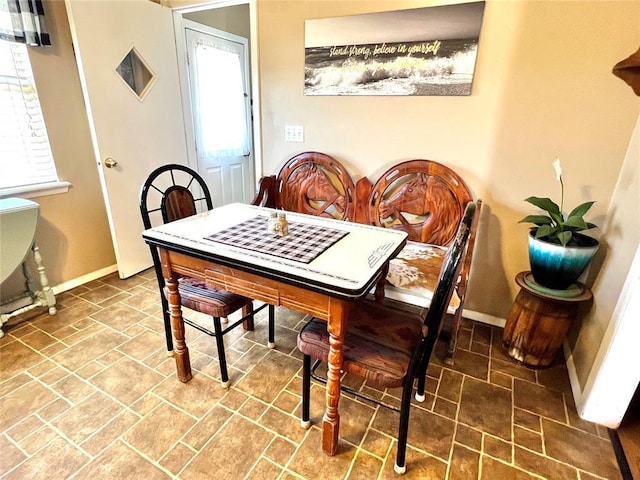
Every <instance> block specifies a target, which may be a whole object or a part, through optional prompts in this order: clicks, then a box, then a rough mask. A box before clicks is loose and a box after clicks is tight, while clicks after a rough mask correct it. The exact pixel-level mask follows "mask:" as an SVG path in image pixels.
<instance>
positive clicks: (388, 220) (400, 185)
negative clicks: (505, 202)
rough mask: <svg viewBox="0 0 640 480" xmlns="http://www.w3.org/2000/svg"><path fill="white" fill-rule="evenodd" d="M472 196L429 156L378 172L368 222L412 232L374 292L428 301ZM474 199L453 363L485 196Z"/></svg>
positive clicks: (455, 302)
mask: <svg viewBox="0 0 640 480" xmlns="http://www.w3.org/2000/svg"><path fill="white" fill-rule="evenodd" d="M358 188H359V189H360V187H359V186H358ZM471 201H473V195H472V193H471V190H470V189H469V187H468V186H467V184H466V183H465V182H464V180H463V179H462V178H461V177H460V176H459V175H458V174H457V173H456V172H454V171H453V170H452V169H450V168H448V167H446V166H445V165H442V164H440V163H438V162H434V161H431V160H410V161H406V162H402V163H399V164H397V165H394V166H393V167H391V168H390V169H389V170H387V171H386V172H385V173H383V174H382V175H381V176H380V178H379V179H378V181H377V182H376V183H375V185H373V187H371V190H370V194H369V199H368V201H367V206H366V210H367V219H368V223H370V224H371V225H377V226H380V227H387V228H396V229H400V230H404V231H406V232H407V233H408V234H409V242H408V243H407V246H406V247H405V248H404V249H403V250H402V251H401V252H400V253H399V254H398V256H397V257H396V258H395V259H394V260H392V262H391V263H390V265H389V273H388V275H387V277H386V285H385V286H384V290H382V289H378V291H377V292H376V296H377V297H378V298H383V297H388V298H392V299H395V300H399V301H403V302H407V303H411V304H415V305H418V306H421V307H428V306H429V303H430V301H431V297H432V295H433V291H434V288H435V286H436V280H437V278H438V277H437V275H438V272H439V270H440V266H441V265H442V262H443V260H444V257H445V254H446V251H447V247H449V245H451V243H452V242H453V240H454V235H455V232H456V228H457V226H458V224H459V222H460V219H461V218H462V215H463V212H464V209H465V206H466V205H467V203H468V202H471ZM476 205H477V207H476V208H477V210H478V213H476V215H475V217H474V218H475V220H474V224H473V225H472V226H471V234H470V239H469V244H468V247H467V251H466V252H465V255H464V260H463V268H462V272H461V275H460V279H459V280H458V282H457V285H456V295H454V296H453V298H452V299H451V304H450V305H449V313H450V314H451V315H452V319H451V330H450V336H449V345H448V347H447V352H446V354H445V358H444V361H445V363H447V364H449V365H452V364H453V355H454V352H455V348H456V344H457V338H458V332H459V329H460V323H461V321H462V311H463V306H464V299H465V296H466V290H467V282H468V279H469V271H470V267H471V259H472V254H473V249H474V245H475V236H476V230H477V225H478V219H479V217H480V215H479V211H480V208H481V205H482V202H481V200H478V201H477V202H476ZM434 245H437V246H441V247H442V248H434V247H433V246H434Z"/></svg>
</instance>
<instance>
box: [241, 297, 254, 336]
mask: <svg viewBox="0 0 640 480" xmlns="http://www.w3.org/2000/svg"><path fill="white" fill-rule="evenodd" d="M249 314H250V315H249ZM247 315H249V316H248V317H247ZM242 316H243V317H247V319H246V320H245V321H244V322H242V328H244V329H245V330H248V331H250V332H253V329H254V323H253V302H251V303H249V305H245V306H244V307H242Z"/></svg>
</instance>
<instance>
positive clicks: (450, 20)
mask: <svg viewBox="0 0 640 480" xmlns="http://www.w3.org/2000/svg"><path fill="white" fill-rule="evenodd" d="M483 12H484V2H472V3H461V4H455V5H444V6H438V7H424V8H412V9H407V10H395V11H391V12H379V13H367V14H362V15H350V16H345V17H335V18H321V19H312V20H307V21H306V22H305V83H304V93H305V95H470V94H471V86H472V83H473V75H474V72H475V65H476V58H477V55H478V40H479V38H480V27H481V25H482V14H483Z"/></svg>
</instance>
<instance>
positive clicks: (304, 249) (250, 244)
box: [204, 217, 349, 263]
mask: <svg viewBox="0 0 640 480" xmlns="http://www.w3.org/2000/svg"><path fill="white" fill-rule="evenodd" d="M267 220H268V219H267V218H266V217H253V218H252V219H250V220H247V221H244V222H242V223H239V224H238V225H235V226H233V227H231V228H227V229H226V230H223V231H221V232H218V233H214V234H213V235H209V236H208V237H204V238H205V240H211V241H214V242H219V243H224V244H226V245H233V246H234V247H240V248H246V249H247V250H253V251H254V252H260V253H266V254H268V255H275V256H276V257H282V258H287V259H289V260H294V261H296V262H301V263H310V262H311V261H312V260H313V259H314V258H316V257H317V256H318V255H320V254H321V253H322V252H324V251H325V250H326V249H327V248H329V247H330V246H331V245H333V244H334V243H336V242H337V241H338V240H340V239H341V238H342V237H344V236H345V235H347V234H348V233H349V232H344V231H342V230H335V229H332V228H326V227H320V226H317V225H309V224H306V223H296V222H289V235H287V236H286V237H281V236H279V235H275V234H273V233H269V232H268V231H267Z"/></svg>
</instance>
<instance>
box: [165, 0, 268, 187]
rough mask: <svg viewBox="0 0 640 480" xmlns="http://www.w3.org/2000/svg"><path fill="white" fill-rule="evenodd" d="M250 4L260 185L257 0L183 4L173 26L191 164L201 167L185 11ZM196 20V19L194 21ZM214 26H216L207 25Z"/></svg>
mask: <svg viewBox="0 0 640 480" xmlns="http://www.w3.org/2000/svg"><path fill="white" fill-rule="evenodd" d="M246 4H248V5H249V28H250V32H251V38H249V39H248V41H249V62H248V63H249V70H250V80H251V85H250V89H251V100H252V102H251V103H252V105H251V122H252V131H253V172H254V177H255V178H253V180H252V181H253V185H254V188H255V186H257V182H258V179H259V178H260V177H262V175H263V168H262V165H263V162H262V124H261V111H260V75H259V69H258V29H257V24H258V21H257V19H258V18H257V17H258V16H257V5H256V0H214V1H212V2H209V3H207V4H205V5H197V6H188V7H179V8H175V9H174V10H173V12H172V13H173V28H174V36H175V42H176V54H177V57H178V77H179V80H180V97H181V100H182V105H183V108H182V112H183V117H184V125H185V140H186V143H187V164H188V165H189V166H190V167H191V168H193V169H194V170H197V169H198V156H197V152H196V138H195V129H194V126H193V110H192V108H191V95H190V93H189V68H188V65H187V43H186V39H185V34H184V30H185V27H186V25H187V24H189V25H192V22H191V21H189V20H186V19H183V18H182V14H183V13H189V12H196V11H200V10H211V9H216V8H224V7H231V6H234V5H246ZM194 23H195V22H194ZM207 28H213V27H207Z"/></svg>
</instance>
